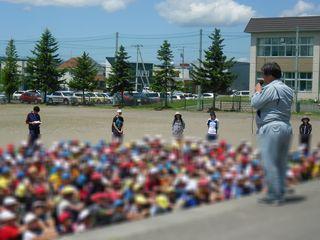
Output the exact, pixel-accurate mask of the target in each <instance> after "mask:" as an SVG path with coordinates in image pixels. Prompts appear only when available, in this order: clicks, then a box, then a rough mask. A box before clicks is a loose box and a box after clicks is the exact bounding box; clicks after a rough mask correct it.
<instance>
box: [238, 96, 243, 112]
mask: <svg viewBox="0 0 320 240" xmlns="http://www.w3.org/2000/svg"><path fill="white" fill-rule="evenodd" d="M241 110H242V109H241V96H240V101H239V112H241Z"/></svg>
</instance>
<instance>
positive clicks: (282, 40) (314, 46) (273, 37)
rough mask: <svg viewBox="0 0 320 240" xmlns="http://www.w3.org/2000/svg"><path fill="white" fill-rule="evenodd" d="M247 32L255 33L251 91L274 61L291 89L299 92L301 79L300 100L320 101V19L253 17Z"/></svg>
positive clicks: (252, 42) (251, 58)
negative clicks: (264, 70)
mask: <svg viewBox="0 0 320 240" xmlns="http://www.w3.org/2000/svg"><path fill="white" fill-rule="evenodd" d="M245 32H246V33H250V34H251V46H250V91H251V92H254V87H255V84H256V82H257V81H258V80H259V79H261V78H262V74H261V70H260V69H261V67H262V66H263V64H265V63H266V62H271V61H274V62H277V63H278V64H279V65H280V66H281V69H282V71H283V81H284V82H285V83H286V84H287V85H288V86H290V87H291V88H293V89H296V85H295V83H296V79H297V83H298V84H297V91H298V98H299V99H317V100H319V91H320V89H319V70H320V61H319V58H320V16H308V17H277V18H252V19H251V20H250V21H249V23H248V24H247V26H246V28H245ZM296 39H299V41H296ZM296 49H298V54H297V55H296ZM296 63H297V64H296ZM296 66H297V67H296ZM296 73H297V76H296ZM296 77H297V78H296Z"/></svg>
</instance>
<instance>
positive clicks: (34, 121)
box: [26, 106, 41, 145]
mask: <svg viewBox="0 0 320 240" xmlns="http://www.w3.org/2000/svg"><path fill="white" fill-rule="evenodd" d="M39 112H40V108H39V107H38V106H35V107H34V108H33V111H32V112H30V113H29V114H28V115H27V119H26V124H28V125H29V144H30V145H33V144H34V143H35V141H37V140H38V139H39V137H40V125H41V118H40V115H39Z"/></svg>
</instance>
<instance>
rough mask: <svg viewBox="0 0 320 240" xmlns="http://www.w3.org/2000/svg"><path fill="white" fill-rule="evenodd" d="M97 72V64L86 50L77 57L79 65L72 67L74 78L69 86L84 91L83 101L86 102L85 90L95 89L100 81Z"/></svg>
mask: <svg viewBox="0 0 320 240" xmlns="http://www.w3.org/2000/svg"><path fill="white" fill-rule="evenodd" d="M97 73H98V70H97V67H96V64H95V63H94V61H93V60H92V59H91V58H90V57H89V54H88V53H86V52H84V53H83V54H82V56H81V57H79V58H77V66H76V67H75V68H74V69H71V74H72V77H73V78H72V80H71V81H70V82H69V87H70V88H72V89H75V90H78V91H82V97H83V103H84V102H85V96H84V92H85V91H93V90H94V89H95V88H97V86H98V81H97V80H96V79H95V78H96V76H97Z"/></svg>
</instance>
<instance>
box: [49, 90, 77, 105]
mask: <svg viewBox="0 0 320 240" xmlns="http://www.w3.org/2000/svg"><path fill="white" fill-rule="evenodd" d="M47 102H48V103H49V104H54V103H63V104H65V105H69V104H72V105H75V104H77V103H78V99H77V98H76V97H75V96H73V92H70V91H57V92H54V93H52V94H49V95H48V96H47Z"/></svg>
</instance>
